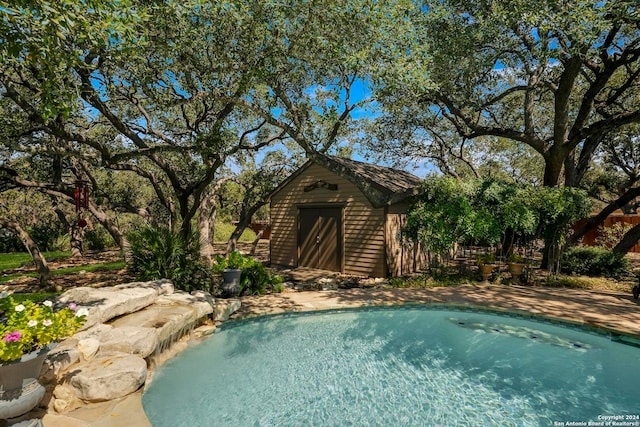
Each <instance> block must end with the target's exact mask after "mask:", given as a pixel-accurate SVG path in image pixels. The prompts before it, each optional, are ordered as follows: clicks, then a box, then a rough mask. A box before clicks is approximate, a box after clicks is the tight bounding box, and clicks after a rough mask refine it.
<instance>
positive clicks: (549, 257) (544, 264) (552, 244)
mask: <svg viewBox="0 0 640 427" xmlns="http://www.w3.org/2000/svg"><path fill="white" fill-rule="evenodd" d="M540 268H541V269H546V270H548V271H550V272H552V273H558V272H559V271H560V246H559V245H558V243H557V242H556V241H554V240H553V239H545V240H544V249H543V250H542V261H541V263H540Z"/></svg>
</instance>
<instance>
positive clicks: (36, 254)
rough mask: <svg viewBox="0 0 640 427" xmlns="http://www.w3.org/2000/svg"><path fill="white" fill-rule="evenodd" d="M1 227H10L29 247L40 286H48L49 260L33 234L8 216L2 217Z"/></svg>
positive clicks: (0, 219)
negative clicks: (34, 239) (7, 217)
mask: <svg viewBox="0 0 640 427" xmlns="http://www.w3.org/2000/svg"><path fill="white" fill-rule="evenodd" d="M0 227H2V228H8V229H9V230H11V231H13V232H14V233H16V234H17V235H18V237H19V238H20V240H21V241H22V243H23V244H24V246H25V247H26V248H27V251H29V254H30V255H31V258H32V259H33V263H34V264H35V266H36V270H38V280H39V283H40V287H42V288H44V287H46V286H47V282H48V281H49V277H50V273H49V267H48V266H47V260H46V259H44V257H43V256H42V253H41V252H40V249H38V245H36V243H35V242H34V241H33V239H32V238H31V236H29V233H27V232H26V230H25V229H24V228H22V226H21V225H20V224H18V223H17V222H15V221H11V220H8V219H6V218H0Z"/></svg>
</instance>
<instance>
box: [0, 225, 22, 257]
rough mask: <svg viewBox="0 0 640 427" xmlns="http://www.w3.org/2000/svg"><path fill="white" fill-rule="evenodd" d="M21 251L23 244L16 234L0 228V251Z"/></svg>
mask: <svg viewBox="0 0 640 427" xmlns="http://www.w3.org/2000/svg"><path fill="white" fill-rule="evenodd" d="M22 251H24V244H23V243H22V241H21V240H20V238H18V236H16V235H15V234H13V233H11V232H10V231H8V230H0V253H6V252H22Z"/></svg>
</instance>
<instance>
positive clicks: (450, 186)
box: [405, 176, 590, 253]
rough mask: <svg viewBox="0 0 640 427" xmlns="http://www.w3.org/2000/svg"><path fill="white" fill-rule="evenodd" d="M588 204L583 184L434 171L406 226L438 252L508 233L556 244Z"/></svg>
mask: <svg viewBox="0 0 640 427" xmlns="http://www.w3.org/2000/svg"><path fill="white" fill-rule="evenodd" d="M589 210H590V201H589V198H588V197H587V195H586V193H584V192H583V191H581V190H578V189H573V188H548V187H533V186H528V185H524V184H512V183H506V182H501V181H495V180H486V181H478V180H468V181H462V180H457V179H454V178H452V177H448V176H442V177H434V176H431V177H428V178H427V179H426V180H425V183H424V185H423V188H422V193H421V194H420V196H419V198H418V201H417V202H416V203H415V204H414V206H413V207H412V208H411V210H410V211H409V213H408V215H407V225H406V228H405V231H406V233H407V235H408V236H410V237H413V238H417V239H419V240H420V241H421V242H422V243H423V244H424V245H425V247H426V248H427V249H429V250H431V251H434V252H436V253H443V252H446V251H448V250H449V249H451V248H452V247H453V245H454V244H455V243H458V242H465V243H471V244H476V245H495V244H497V243H499V242H501V241H503V240H504V239H505V237H506V236H507V235H509V236H512V237H514V238H515V239H516V240H520V241H521V242H523V243H524V242H527V241H529V240H531V239H533V238H536V237H542V238H544V239H545V241H550V242H554V243H556V244H557V243H559V242H561V241H562V239H563V238H564V235H565V233H566V231H567V230H568V228H569V226H571V225H572V224H574V223H575V222H576V221H577V220H578V219H580V218H582V217H584V216H586V215H587V214H588V213H589Z"/></svg>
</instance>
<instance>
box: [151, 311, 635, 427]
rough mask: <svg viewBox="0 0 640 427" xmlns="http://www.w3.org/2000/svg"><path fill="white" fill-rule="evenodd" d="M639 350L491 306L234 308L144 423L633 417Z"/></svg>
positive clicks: (156, 383) (173, 368) (501, 422)
mask: <svg viewBox="0 0 640 427" xmlns="http://www.w3.org/2000/svg"><path fill="white" fill-rule="evenodd" d="M639 361H640V349H639V348H636V347H632V346H629V345H624V344H620V343H616V342H613V341H611V340H609V339H608V338H607V337H604V336H600V335H595V334H591V333H586V332H582V331H579V330H575V329H571V328H565V327H560V326H556V325H552V324H548V323H543V322H533V321H528V320H524V319H520V318H513V317H507V316H498V315H493V314H487V313H477V312H468V311H450V310H430V309H421V308H416V309H413V308H411V309H408V308H403V309H380V310H378V309H376V310H354V311H346V312H338V313H314V314H307V315H293V316H279V317H271V318H263V319H257V320H252V321H244V322H230V323H228V324H226V325H225V326H224V327H223V328H222V329H221V330H220V331H218V332H217V333H216V334H215V335H214V336H212V337H211V338H210V339H208V340H207V341H205V342H204V343H202V344H200V345H198V346H195V347H192V348H190V349H188V350H186V351H185V352H183V353H182V354H181V355H180V356H179V357H178V358H176V359H174V360H172V361H170V362H169V363H168V364H167V365H165V366H163V367H162V368H160V369H159V370H158V371H157V372H156V374H155V377H154V380H153V382H152V384H151V385H150V387H149V388H148V390H147V391H146V392H145V394H144V395H143V406H144V409H145V412H146V413H147V416H148V418H149V420H150V421H151V423H152V425H153V426H154V427H159V426H312V425H316V426H345V425H352V426H366V425H380V426H395V425H410V426H425V425H446V426H452V425H469V426H471V425H474V426H475V425H477V426H480V425H482V426H486V425H496V426H508V425H513V426H524V425H530V426H538V425H554V423H555V422H557V423H566V422H584V423H585V425H586V423H588V422H589V421H599V420H602V417H606V416H619V415H620V416H627V417H628V418H629V419H630V420H632V421H634V420H636V419H635V418H634V417H635V416H636V415H637V414H638V413H639V412H640V403H639V401H638V389H639V387H640V369H638V362H639ZM639 425H640V423H639Z"/></svg>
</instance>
